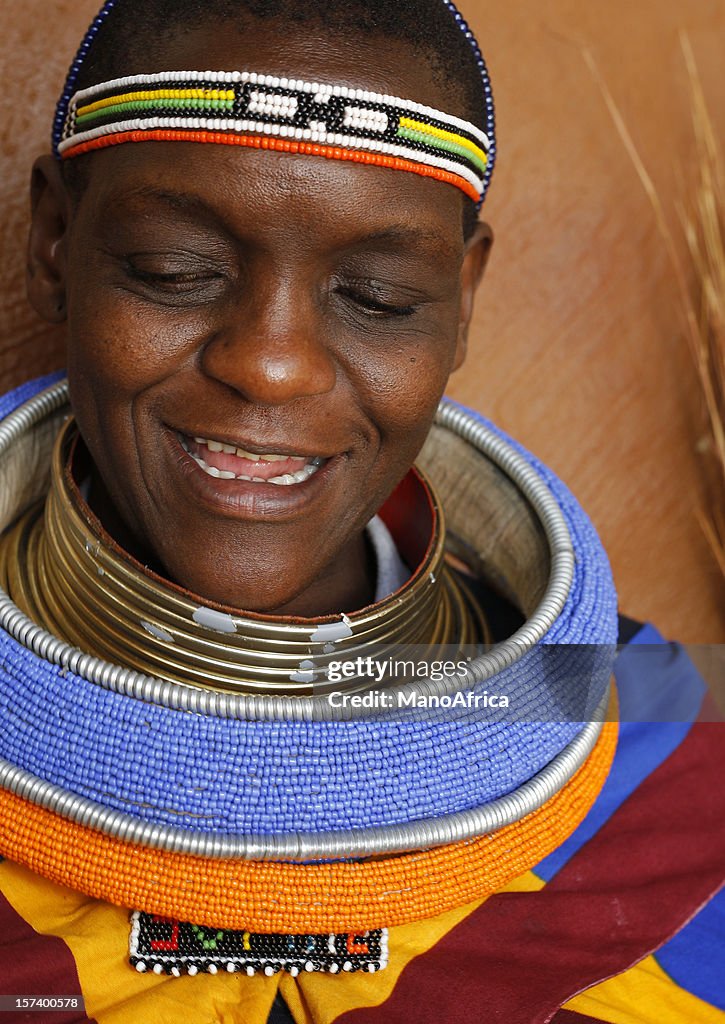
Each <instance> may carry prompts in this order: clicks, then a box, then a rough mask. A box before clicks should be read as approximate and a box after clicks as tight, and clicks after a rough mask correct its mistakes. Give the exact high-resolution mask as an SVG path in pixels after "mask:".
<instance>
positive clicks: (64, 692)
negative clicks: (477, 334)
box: [0, 399, 616, 834]
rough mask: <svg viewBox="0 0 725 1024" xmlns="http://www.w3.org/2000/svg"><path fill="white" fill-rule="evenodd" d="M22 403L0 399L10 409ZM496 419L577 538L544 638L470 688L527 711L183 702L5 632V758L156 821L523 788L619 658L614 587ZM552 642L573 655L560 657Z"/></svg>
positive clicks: (224, 822) (550, 479) (275, 820)
mask: <svg viewBox="0 0 725 1024" xmlns="http://www.w3.org/2000/svg"><path fill="white" fill-rule="evenodd" d="M15 404H18V402H17V399H16V400H15V401H13V400H11V401H10V402H8V401H5V402H4V403H2V404H1V405H0V411H5V412H8V411H9V410H10V408H11V407H13V406H14V405H15ZM474 415H475V417H476V419H478V420H479V421H481V422H483V423H485V422H486V421H485V420H483V418H482V417H479V416H477V415H476V414H474ZM488 426H489V428H490V429H495V428H492V427H491V425H490V424H488ZM498 434H499V436H500V437H502V438H504V440H505V441H506V443H507V444H508V445H509V446H510V447H511V448H513V449H515V450H516V451H517V452H519V453H520V454H521V455H522V456H523V457H524V458H525V459H526V461H527V462H528V464H529V465H530V466H531V467H532V468H533V470H534V471H535V472H536V473H537V474H538V476H539V477H540V478H541V479H542V480H544V481H545V482H546V484H547V485H548V487H549V488H550V491H551V493H552V494H553V496H554V498H555V499H556V501H557V502H558V505H559V507H560V509H561V511H562V513H563V515H564V517H565V519H566V522H567V524H568V528H569V531H570V536H571V543H572V545H573V548H574V552H575V562H574V577H573V582H572V585H571V587H570V588H569V590H568V593H567V595H566V600H565V602H564V606H563V609H562V612H561V614H560V615H559V616H558V618H556V620H555V621H553V622H552V624H551V626H550V628H549V629H548V632H547V633H546V635H545V637H544V640H543V643H540V644H537V645H536V646H535V647H534V648H532V649H529V650H526V649H522V654H521V656H520V657H519V658H518V660H517V661H515V662H514V664H512V665H510V666H509V667H508V668H505V669H503V671H501V672H500V673H499V674H498V675H496V676H495V677H493V678H489V679H487V681H486V682H485V683H480V684H476V686H474V687H473V692H474V693H480V694H482V693H483V691H484V689H487V690H488V691H489V692H497V691H498V692H505V693H510V694H511V695H512V707H515V708H516V710H517V715H518V718H519V719H525V720H519V721H516V722H511V721H509V722H506V721H502V720H500V718H499V720H496V719H495V718H494V719H490V718H488V717H487V715H488V712H484V711H482V710H479V709H477V708H468V709H463V710H455V709H454V710H450V711H447V712H446V714H445V717H443V716H433V715H431V713H430V712H426V713H425V714H423V713H418V714H415V713H411V714H405V715H403V714H400V713H397V714H395V715H393V716H387V715H385V716H378V717H373V718H368V719H360V720H357V721H355V722H353V723H350V722H344V721H299V720H297V721H292V720H271V721H270V720H262V721H247V720H243V719H236V718H230V717H224V716H222V715H221V714H220V715H218V716H217V715H214V714H207V715H197V714H189V713H188V712H185V711H181V710H175V709H174V708H171V707H163V706H158V705H155V704H151V703H148V702H144V701H141V700H137V699H135V698H133V697H130V696H126V695H125V694H123V693H119V692H114V691H113V690H112V689H104V688H102V687H100V686H98V685H95V684H93V683H91V682H89V681H87V680H85V679H83V678H82V677H80V676H79V675H77V674H74V673H73V672H71V671H69V670H66V669H61V668H60V667H59V666H57V665H52V664H50V663H48V662H46V661H43V660H42V659H41V658H39V657H38V656H36V655H35V654H33V653H32V652H31V651H30V650H28V649H27V648H26V647H25V646H23V645H22V644H21V643H19V642H18V640H16V639H15V638H14V637H12V636H10V635H9V634H7V633H2V634H0V717H2V720H3V722H4V729H3V731H2V734H0V757H3V758H5V759H6V760H7V761H10V762H11V763H13V764H15V765H18V766H19V767H21V768H23V769H25V770H27V771H29V772H32V773H33V774H35V775H37V776H38V777H40V778H43V779H46V780H48V781H49V782H52V783H54V784H55V785H58V786H62V787H64V788H66V789H68V790H70V791H72V792H74V793H77V794H79V795H81V796H84V797H87V798H89V799H92V800H95V801H97V802H98V803H101V804H103V805H104V806H107V807H111V808H114V809H117V810H121V811H126V812H130V813H133V814H134V815H135V816H137V817H140V818H142V819H143V820H146V821H148V822H150V823H157V824H173V825H178V826H180V827H188V828H193V829H196V830H199V831H207V832H217V833H221V834H249V833H254V834H271V833H286V832H297V831H329V830H332V829H344V828H365V827H371V826H375V825H389V824H396V823H397V824H399V823H403V822H409V821H414V820H416V819H419V818H427V817H438V816H441V815H443V814H449V813H455V812H457V811H460V810H465V809H468V808H471V807H476V806H480V805H482V804H484V803H487V802H489V801H491V800H494V799H496V798H497V797H500V796H502V795H503V794H505V793H508V792H511V791H512V790H514V789H516V788H517V787H518V786H519V785H521V784H522V783H523V782H525V781H526V780H528V779H529V778H531V776H532V775H533V774H535V773H536V772H537V771H539V770H540V769H541V768H542V767H543V766H544V765H545V764H547V763H548V762H549V761H550V760H551V759H552V758H553V757H554V756H555V755H556V754H558V753H559V751H560V750H562V748H563V747H564V746H566V745H567V744H568V743H569V742H570V741H571V740H572V739H573V738H574V736H576V735H577V734H578V732H579V731H580V729H581V724H580V723H581V721H582V720H584V718H586V717H591V714H590V713H589V712H591V711H592V710H593V707H594V706H595V705H596V704H597V703H598V700H599V699H600V698H601V695H602V693H603V692H604V688H605V686H606V683H607V680H608V678H609V674H610V671H611V665H612V661H613V657H614V644H615V642H616V596H615V593H614V588H613V584H612V579H611V574H610V570H609V566H608V563H607V559H606V556H605V554H604V552H603V550H602V547H601V544H600V542H599V540H598V538H597V536H596V533H595V532H594V529H593V527H592V525H591V523H590V522H589V520H588V519H587V517H586V515H585V514H584V513H583V511H582V510H581V508H580V507H579V505H578V504H577V502H576V501H575V499H574V498H573V497H572V495H571V494H570V493H569V491H568V490H567V489H566V487H565V486H564V485H563V484H562V483H561V482H560V481H559V480H558V479H557V478H556V477H555V476H554V474H553V473H551V471H550V470H548V469H546V467H544V466H542V465H541V463H539V462H538V461H537V460H536V459H534V458H533V457H532V456H530V455H529V454H528V453H526V452H525V451H524V449H522V448H521V447H520V446H518V445H516V444H515V443H514V442H510V441H509V440H508V439H507V438H505V435H503V434H501V432H498ZM571 645H581V651H582V654H583V657H585V658H586V659H587V660H586V662H585V664H586V665H587V671H588V672H590V676H591V684H590V687H589V691H588V693H587V694H585V695H584V696H585V699H584V700H582V694H581V686H577V685H576V683H577V679H576V678H574V680H573V679H572V672H573V673H574V676H575V677H576V675H577V665H576V664H575V665H574V666H573V667H572V665H571V664H570V660H571V659H570V658H569V654H571V652H572V651H574V650H575V648H574V647H573V646H571ZM552 651H553V652H554V654H556V653H557V651H564V652H566V653H567V658H565V659H557V658H556V657H555V658H554V660H553V663H551V662H550V661H549V658H550V656H551V653H550V652H552ZM587 652H589V653H588V654H587ZM592 652H594V653H595V657H594V658H593V659H592V657H591V653H592ZM552 665H553V667H552ZM580 667H581V666H580ZM290 707H291V705H290ZM49 708H51V709H53V713H52V714H49V713H48V709H49ZM583 712H584V713H583ZM579 716H580V717H579Z"/></svg>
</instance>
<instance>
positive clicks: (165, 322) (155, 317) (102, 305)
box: [68, 289, 206, 401]
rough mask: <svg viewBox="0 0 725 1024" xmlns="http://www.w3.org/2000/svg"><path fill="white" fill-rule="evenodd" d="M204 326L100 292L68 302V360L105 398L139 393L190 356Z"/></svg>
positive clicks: (117, 295)
mask: <svg viewBox="0 0 725 1024" xmlns="http://www.w3.org/2000/svg"><path fill="white" fill-rule="evenodd" d="M205 329H206V325H205V324H204V323H203V322H202V321H201V319H200V318H198V317H195V318H189V317H188V315H187V316H185V317H181V316H178V315H173V314H172V315H169V313H168V311H165V312H164V314H163V315H159V312H157V311H155V310H152V309H149V307H148V306H142V305H141V304H140V303H138V302H134V301H133V299H132V298H131V297H125V296H123V294H122V293H114V292H113V291H110V292H109V291H108V290H100V289H99V290H97V291H96V292H95V301H94V293H93V292H92V291H90V290H89V292H88V293H87V294H85V295H83V297H82V298H80V300H79V301H75V297H72V300H71V303H69V322H68V362H69V368H70V366H71V365H73V366H74V367H75V368H76V370H77V371H79V372H80V373H81V374H82V375H83V377H84V378H86V380H87V382H88V384H89V385H90V386H92V387H94V388H98V389H99V393H100V394H102V395H103V397H104V398H105V399H106V400H109V401H114V400H116V401H117V400H118V399H119V398H120V397H122V396H124V397H126V398H127V397H129V396H133V395H135V394H138V393H140V392H142V391H144V390H146V389H147V388H149V387H153V385H154V384H156V383H158V382H160V381H162V380H164V379H165V378H167V377H168V376H169V374H171V373H174V372H176V370H178V369H179V368H180V367H182V366H183V365H184V363H185V362H186V361H187V360H188V359H189V355H190V353H192V352H193V351H194V350H195V349H196V348H197V346H198V344H199V338H200V336H203V334H204V331H205Z"/></svg>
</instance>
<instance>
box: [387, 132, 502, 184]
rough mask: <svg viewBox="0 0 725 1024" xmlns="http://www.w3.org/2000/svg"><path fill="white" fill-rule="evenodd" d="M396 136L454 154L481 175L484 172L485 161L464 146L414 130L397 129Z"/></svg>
mask: <svg viewBox="0 0 725 1024" xmlns="http://www.w3.org/2000/svg"><path fill="white" fill-rule="evenodd" d="M398 135H399V136H400V138H403V139H410V141H411V142H422V143H424V144H425V145H426V146H434V147H435V148H436V149H443V150H445V151H446V152H448V153H455V154H456V156H462V157H463V158H464V160H467V161H468V163H470V164H473V166H474V167H477V168H478V170H479V171H481V173H483V172H484V171H485V170H486V161H485V160H482V159H481V158H480V157H479V156H478V155H477V154H476V153H473V152H471V150H470V149H467V148H466V146H459V145H458V143H457V142H450V141H449V140H448V139H440V138H438V136H437V135H429V134H428V133H427V132H418V131H415V129H414V128H402V127H400V128H398Z"/></svg>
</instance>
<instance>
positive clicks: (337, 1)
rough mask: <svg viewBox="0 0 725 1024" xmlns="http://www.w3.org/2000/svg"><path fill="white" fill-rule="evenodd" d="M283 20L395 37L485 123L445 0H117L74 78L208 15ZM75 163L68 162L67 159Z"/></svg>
mask: <svg viewBox="0 0 725 1024" xmlns="http://www.w3.org/2000/svg"><path fill="white" fill-rule="evenodd" d="M253 19H258V20H279V21H282V22H284V21H287V22H292V23H293V24H297V25H307V26H310V27H311V28H320V29H323V30H324V31H326V32H333V33H336V34H338V35H341V36H343V37H344V36H354V35H357V36H360V35H362V36H365V37H371V36H372V37H381V38H383V37H384V38H387V39H393V40H395V41H397V42H401V43H404V44H407V45H408V46H410V48H411V49H413V50H415V51H417V53H419V54H420V55H421V57H422V59H423V60H425V62H426V63H427V64H428V66H429V68H430V69H431V71H432V73H433V76H434V78H435V79H436V80H437V81H438V82H439V83H440V84H441V85H443V86H444V87H447V88H450V89H451V90H452V92H453V93H454V95H455V96H456V99H457V101H458V103H460V104H461V108H462V115H463V116H464V117H465V118H466V119H467V120H469V121H472V122H473V123H474V124H477V125H479V126H480V127H482V128H485V126H486V102H485V96H484V87H483V81H482V78H481V71H480V70H479V67H478V65H477V63H476V58H475V55H474V52H473V49H472V47H471V44H470V42H469V40H468V39H467V38H466V36H465V35H464V32H463V31H461V28H460V26H459V24H458V23H457V22H456V20H455V18H454V16H453V14H452V13H451V11H450V10H449V9H448V7H447V6H446V4H445V3H444V0H395V2H391V0H327V2H326V3H325V4H318V3H314V2H311V0H118V2H117V3H116V5H115V6H114V7H113V9H112V10H110V11H109V12H108V14H107V15H106V17H105V20H104V21H103V24H102V26H101V27H100V30H99V31H98V32H97V34H96V35H95V38H94V40H93V44H92V46H91V47H90V50H89V52H88V55H87V56H86V57H85V59H84V61H83V64H82V67H81V68H80V71H79V73H78V76H77V78H76V81H75V86H74V88H75V89H85V88H88V87H89V86H92V85H97V84H98V83H100V82H104V81H109V80H111V79H113V78H118V77H121V76H123V75H124V74H127V73H128V66H129V63H130V59H131V56H132V55H135V54H138V53H139V52H141V53H143V55H144V56H145V57H148V58H149V61H150V63H153V61H154V58H157V57H158V56H159V55H161V54H162V53H163V48H164V43H165V41H166V40H167V39H168V38H169V37H171V36H175V35H179V34H180V33H184V32H186V31H190V30H193V29H196V28H198V27H200V26H203V25H205V24H207V23H209V22H219V21H222V22H228V23H230V24H235V23H236V24H237V25H239V27H240V28H241V29H243V30H247V29H249V26H250V21H252V20H253ZM78 163H79V161H76V160H73V161H69V162H68V163H66V164H65V165H64V174H65V177H66V180H67V181H68V182H69V184H70V185H71V187H72V189H73V191H76V192H78V191H79V190H80V188H82V185H83V182H84V175H83V173H82V170H81V169H80V168H79V167H77V165H78ZM69 165H70V166H69ZM476 220H477V213H476V208H475V205H474V203H473V202H472V200H470V199H468V198H465V205H464V213H463V233H464V237H466V238H467V237H469V235H470V234H471V233H472V231H473V228H474V226H475V223H476Z"/></svg>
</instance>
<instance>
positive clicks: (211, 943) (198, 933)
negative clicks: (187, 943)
mask: <svg viewBox="0 0 725 1024" xmlns="http://www.w3.org/2000/svg"><path fill="white" fill-rule="evenodd" d="M191 930H192V932H193V933H194V938H195V939H196V941H197V942H199V943H201V946H202V948H203V949H216V948H217V944H218V943H219V942H221V940H222V939H223V938H224V932H217V933H216V936H215V937H214V938H207V929H206V928H201V927H199V925H198V924H193V925H192V926H191Z"/></svg>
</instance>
